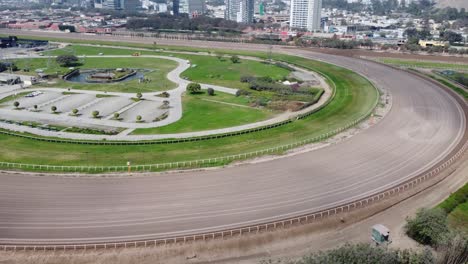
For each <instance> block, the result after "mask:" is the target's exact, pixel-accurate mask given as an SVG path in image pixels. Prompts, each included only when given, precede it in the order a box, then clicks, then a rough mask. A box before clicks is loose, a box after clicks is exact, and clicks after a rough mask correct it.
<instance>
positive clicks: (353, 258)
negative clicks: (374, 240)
mask: <svg viewBox="0 0 468 264" xmlns="http://www.w3.org/2000/svg"><path fill="white" fill-rule="evenodd" d="M286 263H291V264H292V263H295V264H323V263H326V264H338V263H359V264H371V263H372V264H374V263H379V264H409V263H413V264H432V263H434V257H433V256H432V253H431V251H430V250H428V249H425V250H424V251H423V252H422V253H418V252H415V251H410V250H397V249H389V248H384V247H373V246H371V245H369V244H355V245H351V244H346V245H344V246H341V247H339V248H336V249H332V250H328V251H325V252H323V251H322V252H319V253H314V254H311V255H308V256H305V257H303V258H302V259H301V260H299V261H297V262H286Z"/></svg>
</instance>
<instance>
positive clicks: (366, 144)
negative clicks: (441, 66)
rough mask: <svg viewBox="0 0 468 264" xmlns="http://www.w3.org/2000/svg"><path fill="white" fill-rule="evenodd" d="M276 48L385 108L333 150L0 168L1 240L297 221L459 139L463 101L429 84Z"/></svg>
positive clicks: (385, 183)
mask: <svg viewBox="0 0 468 264" xmlns="http://www.w3.org/2000/svg"><path fill="white" fill-rule="evenodd" d="M0 33H1V31H0ZM197 45H198V44H197ZM204 45H216V46H217V47H221V48H222V47H223V45H224V44H223V43H216V44H215V43H205V44H204ZM229 45H230V47H233V45H234V44H232V43H230V44H229ZM237 45H238V46H240V47H241V48H243V49H247V48H248V47H251V49H256V48H258V49H261V48H262V47H258V46H256V45H248V46H246V45H242V44H237ZM285 52H289V53H293V54H295V55H298V56H304V57H308V58H312V59H319V60H323V61H327V62H330V63H334V64H337V65H339V66H343V67H347V68H349V69H352V70H353V71H356V72H358V73H361V74H363V75H364V76H366V77H367V78H369V79H370V80H372V81H373V82H374V83H375V84H376V85H377V86H378V87H379V88H381V89H385V90H387V91H389V92H390V93H391V94H392V100H393V105H392V109H391V110H390V112H389V113H388V114H387V116H386V117H385V118H384V119H383V120H382V121H381V122H379V123H378V124H376V125H375V126H373V127H372V128H370V129H367V130H365V131H363V132H361V133H359V134H357V135H355V136H354V137H352V138H351V139H349V140H346V141H343V142H341V143H340V144H335V145H331V146H329V147H326V148H322V149H318V150H315V151H311V152H306V153H301V154H297V155H293V156H288V157H284V158H281V159H276V160H271V161H265V162H259V163H253V164H247V165H241V166H232V167H228V168H220V169H213V170H206V171H187V172H180V173H159V174H155V175H138V174H137V175H132V176H119V177H76V176H56V175H41V176H39V175H33V174H15V173H9V172H3V173H1V174H0V180H1V181H2V185H0V212H1V214H0V244H34V243H39V244H40V243H42V244H44V243H45V244H76V243H95V242H110V241H131V240H142V239H153V238H164V237H173V236H179V235H185V234H194V233H207V232H212V231H217V230H223V229H229V228H234V227H240V226H248V225H253V224H258V223H264V222H269V221H274V220H279V219H284V218H288V217H293V216H298V215H302V214H305V213H309V212H314V211H318V210H322V209H325V208H330V207H333V206H337V205H341V204H344V203H347V202H350V201H354V200H357V199H359V198H363V197H366V196H369V195H371V194H375V193H378V192H380V191H382V190H385V189H387V188H389V187H392V186H396V185H398V184H400V183H402V182H404V181H406V180H408V179H410V178H413V177H415V176H417V175H419V174H421V173H423V172H425V171H427V170H429V169H430V168H432V167H434V166H435V165H436V164H438V163H440V162H442V161H443V160H445V159H447V158H448V157H449V156H450V153H453V151H454V150H455V149H456V148H458V147H459V146H460V145H461V144H464V143H465V142H464V141H465V140H466V138H465V136H466V135H465V129H466V116H465V113H464V109H462V106H461V105H460V102H462V101H458V102H457V100H455V98H454V97H453V95H449V93H448V92H446V91H445V90H443V89H442V88H440V87H438V86H437V85H435V84H434V83H432V82H429V81H426V80H424V79H421V78H419V77H416V76H415V75H413V74H410V73H408V72H404V71H400V70H397V69H393V68H390V67H388V66H384V65H381V64H378V63H374V62H370V61H364V60H358V59H354V58H349V57H341V56H334V55H328V54H319V53H314V52H309V51H305V50H289V49H288V50H287V51H285ZM463 104H464V103H463ZM463 108H466V105H463Z"/></svg>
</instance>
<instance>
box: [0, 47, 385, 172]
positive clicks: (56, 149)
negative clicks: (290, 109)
mask: <svg viewBox="0 0 468 264" xmlns="http://www.w3.org/2000/svg"><path fill="white" fill-rule="evenodd" d="M259 55H260V56H265V54H262V53H260V54H259ZM274 58H275V59H277V60H283V61H286V62H289V63H291V64H297V65H298V66H301V67H304V68H308V69H311V70H319V71H320V72H321V73H323V74H325V75H327V76H328V77H329V78H330V80H331V81H333V82H334V83H335V85H336V90H335V97H334V99H333V100H332V101H331V102H330V103H329V104H328V105H327V106H326V107H325V108H323V109H321V110H320V111H318V112H316V113H314V114H312V115H310V116H309V117H307V118H304V119H301V120H297V121H294V122H292V123H290V124H287V125H284V126H281V127H278V128H274V129H269V130H263V131H259V132H254V133H249V134H244V135H239V136H233V137H225V138H219V139H211V140H204V141H193V142H185V143H175V144H161V145H122V146H102V145H80V144H64V143H49V142H43V141H37V140H32V139H25V138H20V137H14V136H9V135H3V134H2V135H0V144H1V145H2V150H3V151H2V152H1V153H0V160H1V161H6V162H18V163H30V164H50V165H79V166H88V165H89V166H99V165H102V166H112V165H116V166H119V165H125V164H126V162H127V161H131V162H132V164H135V165H136V164H155V163H163V162H175V161H186V160H194V159H202V158H212V157H220V156H225V155H231V154H239V153H245V152H249V151H256V150H259V149H265V148H268V147H275V146H278V145H284V144H288V143H293V142H297V141H299V140H302V139H308V138H312V137H314V136H318V135H322V134H324V133H326V132H328V131H331V130H333V129H336V128H340V127H342V126H344V125H346V124H348V123H350V122H352V121H355V120H356V119H358V118H360V117H362V116H363V115H365V114H367V113H369V111H370V110H371V109H372V108H374V107H375V106H376V103H377V98H378V92H377V90H376V89H375V88H374V87H373V86H372V84H371V83H370V82H369V81H368V80H366V79H365V78H363V77H361V76H360V75H358V74H356V73H354V72H352V71H349V70H347V69H344V68H340V67H337V66H334V65H330V64H326V63H323V62H318V61H312V60H308V59H305V58H298V57H294V56H288V55H275V56H274Z"/></svg>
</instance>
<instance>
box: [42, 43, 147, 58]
mask: <svg viewBox="0 0 468 264" xmlns="http://www.w3.org/2000/svg"><path fill="white" fill-rule="evenodd" d="M135 52H139V53H140V54H141V55H149V54H152V52H148V51H141V50H135V49H132V48H125V49H118V48H109V47H94V46H83V45H70V46H68V47H65V48H63V49H56V50H51V51H46V52H43V54H44V55H52V56H58V55H63V54H73V55H75V56H83V55H86V56H97V55H99V53H102V55H133V54H134V53H135Z"/></svg>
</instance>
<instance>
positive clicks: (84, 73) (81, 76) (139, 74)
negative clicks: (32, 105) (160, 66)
mask: <svg viewBox="0 0 468 264" xmlns="http://www.w3.org/2000/svg"><path fill="white" fill-rule="evenodd" d="M111 71H113V70H111V69H93V70H79V71H78V72H77V73H75V74H71V75H70V76H68V77H67V78H66V79H65V80H66V81H69V82H76V83H116V82H126V81H130V80H138V79H142V80H143V79H144V78H145V73H148V72H149V70H144V69H143V70H142V69H133V71H134V73H132V74H128V75H126V76H124V77H122V78H120V79H106V78H102V79H96V78H92V76H93V75H99V74H105V73H108V72H111Z"/></svg>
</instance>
